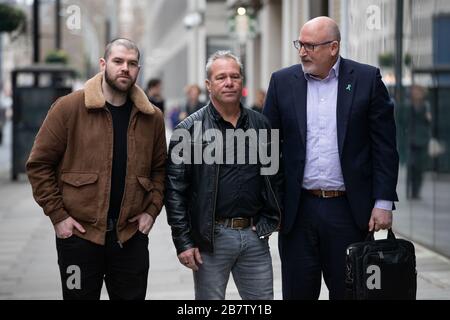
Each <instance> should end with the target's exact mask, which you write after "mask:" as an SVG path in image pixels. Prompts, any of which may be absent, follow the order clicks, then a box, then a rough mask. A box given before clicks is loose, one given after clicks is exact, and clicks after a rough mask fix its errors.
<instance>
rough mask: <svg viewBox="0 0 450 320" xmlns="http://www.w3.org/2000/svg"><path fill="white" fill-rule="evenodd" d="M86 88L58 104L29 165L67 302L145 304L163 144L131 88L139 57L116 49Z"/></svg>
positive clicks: (130, 45) (151, 114) (127, 48)
mask: <svg viewBox="0 0 450 320" xmlns="http://www.w3.org/2000/svg"><path fill="white" fill-rule="evenodd" d="M100 69H101V72H100V73H98V74H97V75H96V76H94V77H93V78H92V79H90V80H89V81H87V82H86V85H85V88H84V89H83V90H79V91H76V92H73V93H71V94H69V95H67V96H64V97H62V98H60V99H58V100H57V101H56V102H55V103H54V105H53V106H52V107H51V108H50V111H49V112H48V115H47V117H46V119H45V120H44V123H43V124H42V127H41V129H40V130H39V133H38V134H37V136H36V140H35V142H34V145H33V148H32V150H31V154H30V157H29V159H28V162H27V173H28V177H29V179H30V182H31V185H32V188H33V195H34V198H35V199H36V201H37V203H38V204H39V205H40V206H41V207H42V208H43V210H44V213H45V214H46V215H47V216H48V217H49V218H50V220H51V222H52V224H53V226H54V229H55V234H56V249H57V252H58V264H59V268H60V274H61V280H62V292H63V298H64V299H83V300H91V299H99V298H100V293H101V288H102V286H103V281H104V282H105V284H106V289H107V290H108V294H109V297H110V298H111V299H127V300H129V299H144V298H145V295H146V291H147V290H146V289H147V276H148V269H149V252H148V233H149V232H150V230H151V228H152V226H153V224H154V221H155V219H156V217H157V216H158V214H159V212H160V211H161V208H162V205H163V192H164V177H165V172H164V170H165V161H166V140H165V129H164V118H163V115H162V113H161V112H160V111H159V109H157V108H155V107H154V106H153V105H152V104H151V103H150V102H149V101H148V99H147V97H146V95H145V93H144V92H143V91H142V90H141V89H140V88H139V87H138V86H137V85H135V82H136V79H137V76H138V74H139V70H140V66H139V50H138V48H137V46H136V45H135V44H134V42H132V41H131V40H128V39H117V40H114V41H112V42H111V43H110V44H108V46H107V47H106V50H105V54H104V57H103V58H101V59H100Z"/></svg>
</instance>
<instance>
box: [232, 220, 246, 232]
mask: <svg viewBox="0 0 450 320" xmlns="http://www.w3.org/2000/svg"><path fill="white" fill-rule="evenodd" d="M242 220H244V218H231V229H236V230H241V229H244V228H243V227H235V226H234V222H235V221H236V222H237V221H242Z"/></svg>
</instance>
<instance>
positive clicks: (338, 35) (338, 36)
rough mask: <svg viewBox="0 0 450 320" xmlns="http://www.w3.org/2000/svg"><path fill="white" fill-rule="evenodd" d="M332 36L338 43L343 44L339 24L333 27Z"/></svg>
mask: <svg viewBox="0 0 450 320" xmlns="http://www.w3.org/2000/svg"><path fill="white" fill-rule="evenodd" d="M330 31H331V34H332V36H333V38H334V40H336V41H337V42H341V32H340V31H339V27H338V25H337V24H335V25H333V26H331V30H330Z"/></svg>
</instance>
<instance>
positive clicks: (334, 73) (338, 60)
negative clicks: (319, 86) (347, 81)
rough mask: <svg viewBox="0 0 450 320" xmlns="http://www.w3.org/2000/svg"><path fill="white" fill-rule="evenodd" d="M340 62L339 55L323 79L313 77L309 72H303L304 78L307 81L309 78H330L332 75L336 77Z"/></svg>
mask: <svg viewBox="0 0 450 320" xmlns="http://www.w3.org/2000/svg"><path fill="white" fill-rule="evenodd" d="M340 64H341V57H339V58H338V59H337V60H336V63H335V64H334V65H333V67H332V68H331V70H330V72H329V73H328V76H327V77H326V78H324V79H319V78H317V77H314V76H313V75H311V74H310V73H307V72H304V76H305V79H306V80H307V81H309V80H317V81H323V80H327V79H331V78H334V77H335V78H338V77H339V66H340ZM302 68H303V66H302Z"/></svg>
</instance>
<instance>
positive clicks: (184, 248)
mask: <svg viewBox="0 0 450 320" xmlns="http://www.w3.org/2000/svg"><path fill="white" fill-rule="evenodd" d="M206 73H207V79H206V81H205V83H206V87H207V89H208V92H209V95H210V103H209V104H208V105H207V106H205V107H203V108H202V109H200V110H199V111H197V112H195V113H194V114H192V115H191V116H189V117H188V118H186V119H185V120H184V121H183V122H181V123H180V124H179V125H178V126H177V127H176V128H175V130H174V133H173V135H172V139H171V142H170V146H169V160H168V166H167V177H166V179H167V180H166V188H167V189H166V190H167V191H166V210H167V219H168V222H169V224H170V226H171V228H172V238H173V241H174V244H175V247H176V249H177V254H178V259H179V261H180V263H182V264H183V265H184V266H186V267H187V268H190V269H192V270H193V274H194V284H195V298H196V299H200V300H209V299H224V298H225V292H226V287H227V283H228V279H229V277H230V273H232V274H233V278H234V281H235V283H236V286H237V288H238V290H239V294H240V296H241V297H242V298H243V299H246V300H247V299H252V300H254V299H273V271H272V260H271V255H270V251H269V245H268V238H269V236H270V235H271V233H272V232H274V231H276V230H277V228H278V226H279V222H280V214H281V208H280V207H279V203H280V196H279V191H278V184H277V181H276V180H275V178H276V175H274V174H273V175H266V176H263V175H262V174H261V173H260V172H261V168H262V166H263V165H262V163H261V161H260V159H256V161H254V162H252V161H251V159H250V153H251V150H250V149H251V147H252V146H254V145H255V144H257V142H256V141H253V143H252V142H249V141H248V140H247V139H245V143H244V144H243V145H241V146H243V148H238V147H237V144H235V143H234V135H235V134H236V135H238V134H239V133H242V134H248V135H249V136H251V135H252V132H254V133H255V134H256V132H257V131H258V130H260V129H262V130H267V131H270V126H269V122H268V121H267V119H266V118H265V117H264V116H263V115H262V114H259V113H257V112H255V111H252V110H250V109H247V108H244V107H243V106H242V104H241V103H240V99H241V95H242V82H243V76H242V64H241V62H240V60H239V59H238V58H237V57H236V56H234V55H233V54H231V53H230V52H228V51H219V52H216V53H215V54H213V55H212V56H211V57H210V58H209V60H208V63H207V65H206ZM198 129H200V130H198ZM199 131H202V132H205V134H203V135H201V134H200V136H199V138H197V136H198V135H199V134H198V133H199ZM180 132H181V133H183V132H184V133H186V134H184V136H188V137H192V136H194V141H192V142H191V141H189V142H188V148H191V146H192V148H193V151H192V152H191V150H190V149H189V150H184V152H185V154H179V152H177V151H176V150H178V147H177V145H178V144H180V143H181V142H180V141H179V137H181V136H183V134H180ZM206 132H213V133H214V137H210V136H209V135H208V134H206ZM230 133H231V136H232V137H233V138H232V139H231V140H230V139H223V137H224V136H225V134H227V137H228V134H230ZM212 138H215V139H212ZM276 142H277V141H272V143H274V144H275V143H276ZM268 143H270V142H268ZM213 145H216V146H218V147H217V148H216V149H215V155H218V154H224V155H226V158H227V162H226V163H222V162H221V161H220V160H219V161H214V162H210V161H208V160H207V159H202V160H203V161H201V162H200V163H198V162H196V161H195V159H194V160H193V158H195V155H194V154H195V153H196V150H195V149H196V148H197V146H198V147H199V148H200V153H201V154H202V155H203V156H205V154H206V153H208V150H209V149H211V147H212V146H213ZM186 153H187V154H188V155H186ZM180 156H181V158H183V159H184V161H181V162H180V161H178V160H179V157H180ZM242 156H243V158H242V159H244V161H242V162H241V161H239V160H238V161H236V160H237V159H239V158H240V157H242ZM277 156H278V152H277ZM228 160H231V161H228ZM254 160H255V159H254Z"/></svg>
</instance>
